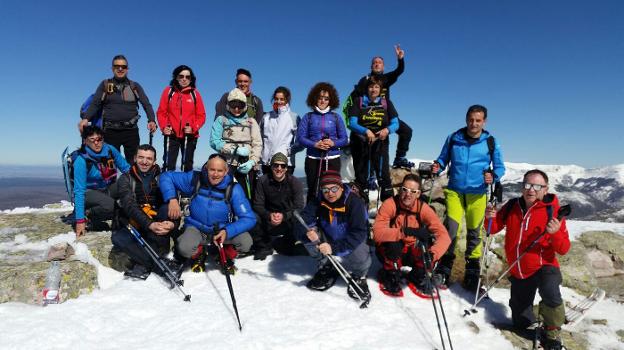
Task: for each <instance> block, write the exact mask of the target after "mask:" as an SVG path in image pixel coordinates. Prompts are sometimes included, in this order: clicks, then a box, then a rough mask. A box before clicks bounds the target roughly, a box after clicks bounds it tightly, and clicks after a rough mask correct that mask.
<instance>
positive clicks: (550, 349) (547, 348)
mask: <svg viewBox="0 0 624 350" xmlns="http://www.w3.org/2000/svg"><path fill="white" fill-rule="evenodd" d="M541 345H542V347H543V348H544V350H561V349H563V347H562V345H561V340H559V339H558V338H557V339H550V338H548V337H545V338H544V339H543V340H542V341H541Z"/></svg>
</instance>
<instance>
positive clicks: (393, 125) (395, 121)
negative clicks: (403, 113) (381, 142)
mask: <svg viewBox="0 0 624 350" xmlns="http://www.w3.org/2000/svg"><path fill="white" fill-rule="evenodd" d="M397 130H399V118H398V117H393V118H392V119H390V124H388V131H390V133H396V132H397Z"/></svg>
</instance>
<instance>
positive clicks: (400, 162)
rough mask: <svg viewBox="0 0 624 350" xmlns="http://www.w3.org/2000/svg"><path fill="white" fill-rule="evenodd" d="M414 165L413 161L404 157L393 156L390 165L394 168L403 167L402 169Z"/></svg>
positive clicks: (408, 168)
mask: <svg viewBox="0 0 624 350" xmlns="http://www.w3.org/2000/svg"><path fill="white" fill-rule="evenodd" d="M414 165H415V164H414V163H413V162H410V161H409V160H408V159H407V158H405V157H397V158H394V162H392V167H393V168H395V169H397V168H403V169H407V170H411V169H412V168H413V167H414Z"/></svg>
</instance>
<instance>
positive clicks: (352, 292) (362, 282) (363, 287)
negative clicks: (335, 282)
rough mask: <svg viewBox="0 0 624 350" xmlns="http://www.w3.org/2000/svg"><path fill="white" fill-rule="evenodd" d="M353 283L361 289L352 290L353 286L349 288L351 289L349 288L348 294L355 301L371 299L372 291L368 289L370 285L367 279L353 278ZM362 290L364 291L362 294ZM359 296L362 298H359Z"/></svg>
mask: <svg viewBox="0 0 624 350" xmlns="http://www.w3.org/2000/svg"><path fill="white" fill-rule="evenodd" d="M353 282H355V284H356V285H357V286H358V287H360V288H359V289H358V288H352V287H351V286H349V288H347V294H348V295H349V296H350V297H351V298H352V299H355V300H360V299H362V301H364V300H367V299H370V296H371V294H370V290H369V289H368V283H366V277H356V276H353ZM360 289H361V290H362V291H361V292H360ZM358 295H359V296H360V297H359V298H358Z"/></svg>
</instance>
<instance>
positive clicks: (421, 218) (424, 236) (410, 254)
mask: <svg viewBox="0 0 624 350" xmlns="http://www.w3.org/2000/svg"><path fill="white" fill-rule="evenodd" d="M421 186H422V183H421V180H420V177H419V176H418V175H416V174H407V175H406V176H405V177H404V178H403V182H402V184H401V192H400V194H398V195H396V196H394V197H392V198H388V199H386V200H385V201H384V202H383V203H382V204H381V207H380V208H379V212H378V213H377V217H376V218H375V224H374V225H373V238H374V240H375V245H376V254H377V257H378V258H379V260H380V261H381V263H382V264H383V266H382V268H381V270H380V271H379V282H380V286H379V287H380V289H381V291H382V292H383V293H384V294H386V295H390V296H403V291H402V285H401V280H402V278H403V274H402V272H401V267H403V266H411V267H412V270H411V271H410V272H409V273H408V274H407V275H406V276H405V277H406V279H407V282H408V286H409V288H410V289H411V290H412V292H414V293H415V294H417V295H419V296H422V297H431V295H433V286H432V284H431V283H430V282H431V281H430V280H429V278H427V277H426V271H425V261H424V259H423V258H424V256H423V251H422V245H421V244H420V243H422V244H424V246H425V247H426V250H427V253H428V254H430V255H431V261H432V263H435V262H436V261H438V260H439V259H440V258H441V257H442V255H444V253H445V252H446V250H447V249H448V247H449V245H450V244H451V238H450V237H449V234H448V232H447V230H446V228H445V227H444V225H443V224H442V222H441V221H440V219H439V218H438V216H437V215H436V213H435V211H434V210H433V209H432V208H431V207H430V206H429V205H427V203H425V202H423V201H422V200H420V193H421V192H420V189H421ZM432 240H433V244H432V242H431V241H432Z"/></svg>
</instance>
